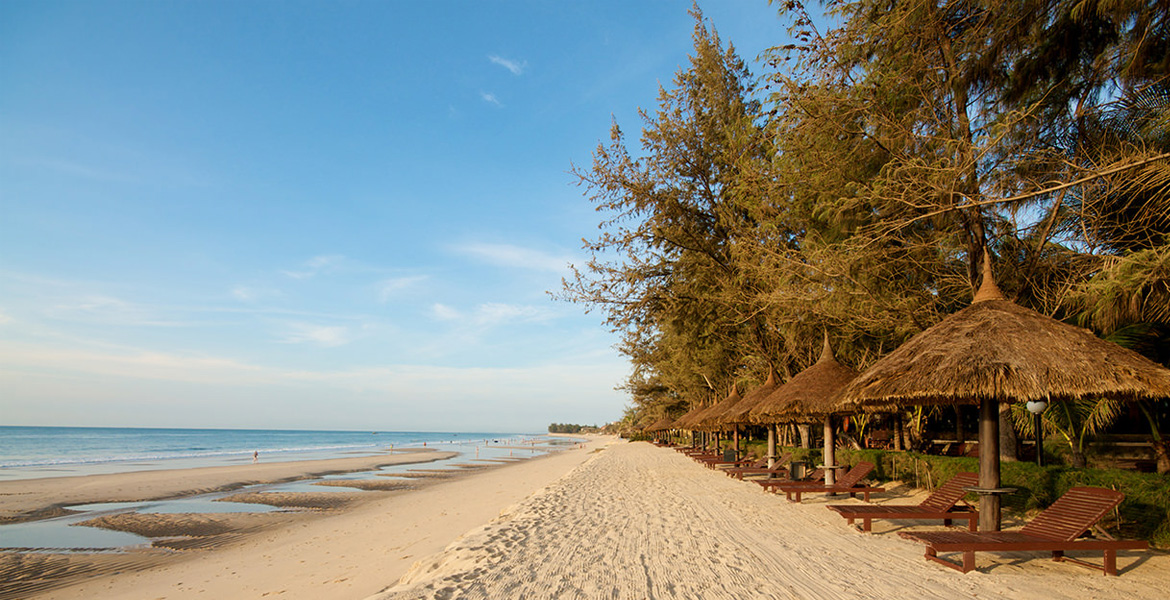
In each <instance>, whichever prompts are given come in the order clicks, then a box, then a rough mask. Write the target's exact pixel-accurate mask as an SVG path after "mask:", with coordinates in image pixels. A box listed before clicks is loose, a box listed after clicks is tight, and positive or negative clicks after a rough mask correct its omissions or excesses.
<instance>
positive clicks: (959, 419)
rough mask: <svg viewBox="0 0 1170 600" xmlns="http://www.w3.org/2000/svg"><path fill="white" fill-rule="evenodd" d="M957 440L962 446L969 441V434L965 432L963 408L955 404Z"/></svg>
mask: <svg viewBox="0 0 1170 600" xmlns="http://www.w3.org/2000/svg"><path fill="white" fill-rule="evenodd" d="M954 408H955V439H956V440H958V442H959V443H960V444H962V443H963V442H965V441H967V433H966V432H965V431H963V407H962V406H960V405H958V404H955V405H954Z"/></svg>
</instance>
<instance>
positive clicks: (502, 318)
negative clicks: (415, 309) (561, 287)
mask: <svg viewBox="0 0 1170 600" xmlns="http://www.w3.org/2000/svg"><path fill="white" fill-rule="evenodd" d="M431 316H433V317H434V318H435V319H437V320H440V321H460V322H461V323H460V325H462V326H464V327H468V328H474V329H477V330H483V329H487V328H491V327H495V326H498V325H503V324H507V323H535V322H540V321H549V320H552V319H554V318H556V316H557V315H556V313H555V312H554V311H552V310H550V309H548V308H545V307H541V306H532V305H529V304H506V303H502V302H486V303H484V304H480V305H477V306H476V307H475V308H474V309H472V310H470V311H467V312H464V311H461V310H459V309H457V308H454V307H451V306H448V305H446V304H439V303H436V304H434V305H432V306H431Z"/></svg>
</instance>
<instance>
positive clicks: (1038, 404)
mask: <svg viewBox="0 0 1170 600" xmlns="http://www.w3.org/2000/svg"><path fill="white" fill-rule="evenodd" d="M1024 406H1025V408H1027V409H1028V412H1030V413H1032V419H1033V421H1032V428H1033V429H1034V430H1035V432H1036V466H1037V467H1043V466H1044V425H1043V423H1042V421H1041V419H1040V414H1041V413H1043V412H1044V409H1046V408H1048V403H1047V402H1045V401H1043V400H1029V401H1028V403H1027V404H1025V405H1024Z"/></svg>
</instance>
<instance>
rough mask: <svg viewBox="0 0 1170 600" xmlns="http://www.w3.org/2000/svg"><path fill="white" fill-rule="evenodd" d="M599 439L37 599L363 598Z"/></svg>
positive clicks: (577, 459)
mask: <svg viewBox="0 0 1170 600" xmlns="http://www.w3.org/2000/svg"><path fill="white" fill-rule="evenodd" d="M597 445H600V442H596V441H595V442H592V443H591V444H590V445H587V446H586V447H585V448H584V449H577V448H574V449H570V450H566V451H563V452H558V453H554V454H551V455H549V456H543V457H537V458H533V459H531V460H525V461H518V462H516V463H515V464H508V465H504V466H499V467H494V468H491V469H481V470H472V471H470V472H468V473H466V474H464V475H463V476H461V477H459V478H453V479H443V480H439V481H434V482H432V483H431V484H429V485H426V486H423V487H421V488H420V489H415V490H410V491H405V492H385V493H381V492H365V493H366V494H383V495H382V496H380V497H374V496H372V497H371V498H372V499H370V500H367V501H364V502H360V503H357V504H355V505H354V506H353V507H352V508H347V509H344V510H341V511H337V512H334V513H328V514H323V515H301V516H300V517H299V518H293V519H291V521H290V522H289V523H288V524H286V525H282V526H276V527H271V528H268V529H264V530H262V532H261V533H259V534H254V535H251V536H249V537H246V538H245V539H244V540H243V541H241V542H237V543H232V544H228V545H225V546H222V547H218V548H215V549H211V550H206V551H195V552H186V553H184V554H183V555H182V556H179V557H176V559H175V560H167V561H163V562H162V564H158V565H155V566H153V567H151V568H148V569H145V570H141V571H132V572H123V573H120V574H116V575H111V576H101V577H97V578H90V579H88V580H86V581H83V582H81V583H79V584H76V585H72V586H70V587H67V588H60V589H56V590H50V591H48V592H45V593H43V594H41V595H37V596H35V597H36V598H38V599H49V598H53V599H81V598H84V599H92V598H102V599H104V600H117V599H135V600H138V599H163V598H165V599H175V598H224V599H233V600H234V599H247V598H268V597H279V598H304V599H314V600H316V599H331V598H337V599H343V598H345V599H352V598H364V597H366V596H369V595H370V594H373V593H375V592H377V591H378V590H381V589H383V588H385V587H386V586H388V585H390V584H392V583H394V582H395V581H397V580H398V578H399V577H401V576H402V575H403V574H404V573H405V572H406V571H407V570H408V569H409V568H410V566H411V565H412V564H413V563H414V562H416V561H417V560H418V559H419V558H420V557H424V556H429V555H432V554H434V553H436V552H439V551H441V550H442V549H443V548H444V547H445V546H446V545H447V544H449V543H450V542H451V541H452V540H454V539H456V538H457V537H458V536H459V535H460V534H462V533H464V532H466V531H468V530H469V529H472V528H474V527H476V526H479V525H482V524H483V523H486V522H489V521H490V520H491V519H493V518H495V517H497V516H498V515H499V514H500V512H501V510H502V509H504V508H506V507H508V506H511V505H514V504H515V503H517V502H518V501H520V500H522V499H523V498H525V497H526V496H529V495H530V494H531V493H532V492H533V491H534V490H538V489H541V488H543V487H544V486H546V485H548V484H549V483H551V482H553V481H555V480H556V479H558V478H560V477H561V476H563V475H564V474H565V473H567V472H569V471H571V470H572V469H573V468H574V467H575V466H577V465H578V464H580V463H582V462H584V461H585V460H586V459H587V458H588V457H589V456H590V454H589V452H590V447H591V446H597ZM155 474H156V475H157V472H155ZM144 476H147V477H149V476H151V475H150V474H146V473H144ZM144 484H145V482H144ZM294 517H295V515H294ZM286 520H287V519H286Z"/></svg>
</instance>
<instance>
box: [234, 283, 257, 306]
mask: <svg viewBox="0 0 1170 600" xmlns="http://www.w3.org/2000/svg"><path fill="white" fill-rule="evenodd" d="M258 295H259V294H257V293H256V290H253V289H252V288H249V287H245V286H242V285H237V286H236V287H234V288H232V296H233V297H234V298H236V299H237V300H243V301H244V302H251V301H253V300H255V299H256V298H257V297H258Z"/></svg>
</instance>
